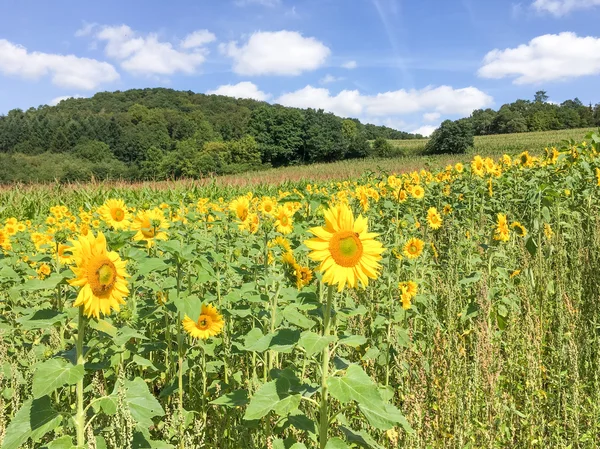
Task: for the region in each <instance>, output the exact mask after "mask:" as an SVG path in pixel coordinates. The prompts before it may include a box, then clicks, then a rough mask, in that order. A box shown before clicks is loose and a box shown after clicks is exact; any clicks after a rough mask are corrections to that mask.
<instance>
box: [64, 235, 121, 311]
mask: <svg viewBox="0 0 600 449" xmlns="http://www.w3.org/2000/svg"><path fill="white" fill-rule="evenodd" d="M72 243H73V249H72V252H73V258H74V259H75V265H76V266H75V267H72V268H71V270H73V273H75V276H76V278H75V279H71V280H70V281H69V283H70V284H71V285H74V286H76V287H81V288H80V290H79V294H78V295H77V299H76V300H75V303H74V304H73V305H74V306H75V307H78V306H81V305H82V306H83V309H84V314H85V315H86V316H88V317H91V316H93V317H96V318H100V313H102V314H103V315H110V313H111V312H112V310H115V311H117V312H118V311H119V310H120V306H121V305H122V304H125V301H124V299H123V298H125V297H126V296H127V295H128V294H129V289H128V288H127V280H126V279H125V278H126V277H128V274H127V272H126V271H125V265H126V262H125V261H124V260H121V258H120V257H119V255H118V254H117V253H116V252H114V251H108V250H107V248H106V238H105V237H104V234H102V232H99V233H98V236H97V237H94V234H93V233H91V232H89V233H88V234H87V235H86V236H80V237H79V239H78V240H75V241H73V242H72Z"/></svg>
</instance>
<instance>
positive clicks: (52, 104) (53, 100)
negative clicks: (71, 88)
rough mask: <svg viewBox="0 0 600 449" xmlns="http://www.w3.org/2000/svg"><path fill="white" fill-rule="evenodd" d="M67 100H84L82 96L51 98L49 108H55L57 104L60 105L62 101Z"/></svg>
mask: <svg viewBox="0 0 600 449" xmlns="http://www.w3.org/2000/svg"><path fill="white" fill-rule="evenodd" d="M69 98H85V97H84V96H83V95H78V94H75V95H64V96H62V97H56V98H53V99H52V100H50V102H49V103H48V104H49V105H50V106H56V105H57V104H58V103H60V102H61V101H63V100H68V99H69Z"/></svg>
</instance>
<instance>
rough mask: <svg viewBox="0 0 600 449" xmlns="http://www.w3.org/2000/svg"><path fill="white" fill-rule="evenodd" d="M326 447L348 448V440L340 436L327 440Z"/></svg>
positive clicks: (332, 448) (335, 448) (333, 448)
mask: <svg viewBox="0 0 600 449" xmlns="http://www.w3.org/2000/svg"><path fill="white" fill-rule="evenodd" d="M325 449H348V445H347V444H346V442H345V441H344V440H342V439H340V438H338V437H335V438H331V439H329V440H327V445H326V446H325Z"/></svg>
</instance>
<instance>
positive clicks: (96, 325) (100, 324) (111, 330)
mask: <svg viewBox="0 0 600 449" xmlns="http://www.w3.org/2000/svg"><path fill="white" fill-rule="evenodd" d="M89 326H90V327H91V328H92V329H96V330H97V331H99V332H104V333H105V334H106V335H108V336H110V337H112V338H115V336H116V335H117V332H118V330H117V328H116V327H115V326H113V325H112V324H111V323H109V322H108V321H106V320H102V319H100V320H98V321H96V320H90V321H89Z"/></svg>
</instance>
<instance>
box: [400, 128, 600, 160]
mask: <svg viewBox="0 0 600 449" xmlns="http://www.w3.org/2000/svg"><path fill="white" fill-rule="evenodd" d="M592 131H594V128H580V129H562V130H559V131H538V132H527V133H514V134H494V135H489V136H475V148H474V149H473V151H474V153H476V154H481V155H485V156H496V155H502V154H503V153H515V152H516V153H519V152H521V151H523V150H528V151H529V152H536V153H537V152H540V151H543V150H544V148H545V147H552V146H560V144H561V142H562V141H564V140H571V139H573V140H577V139H581V136H584V135H585V134H586V133H588V132H592ZM428 140H429V139H412V140H390V141H389V142H390V143H391V144H392V146H393V147H394V148H395V149H396V150H397V151H402V153H404V154H405V155H407V156H410V155H414V154H419V153H421V152H422V151H423V150H424V149H425V144H426V143H427V141H428Z"/></svg>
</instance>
